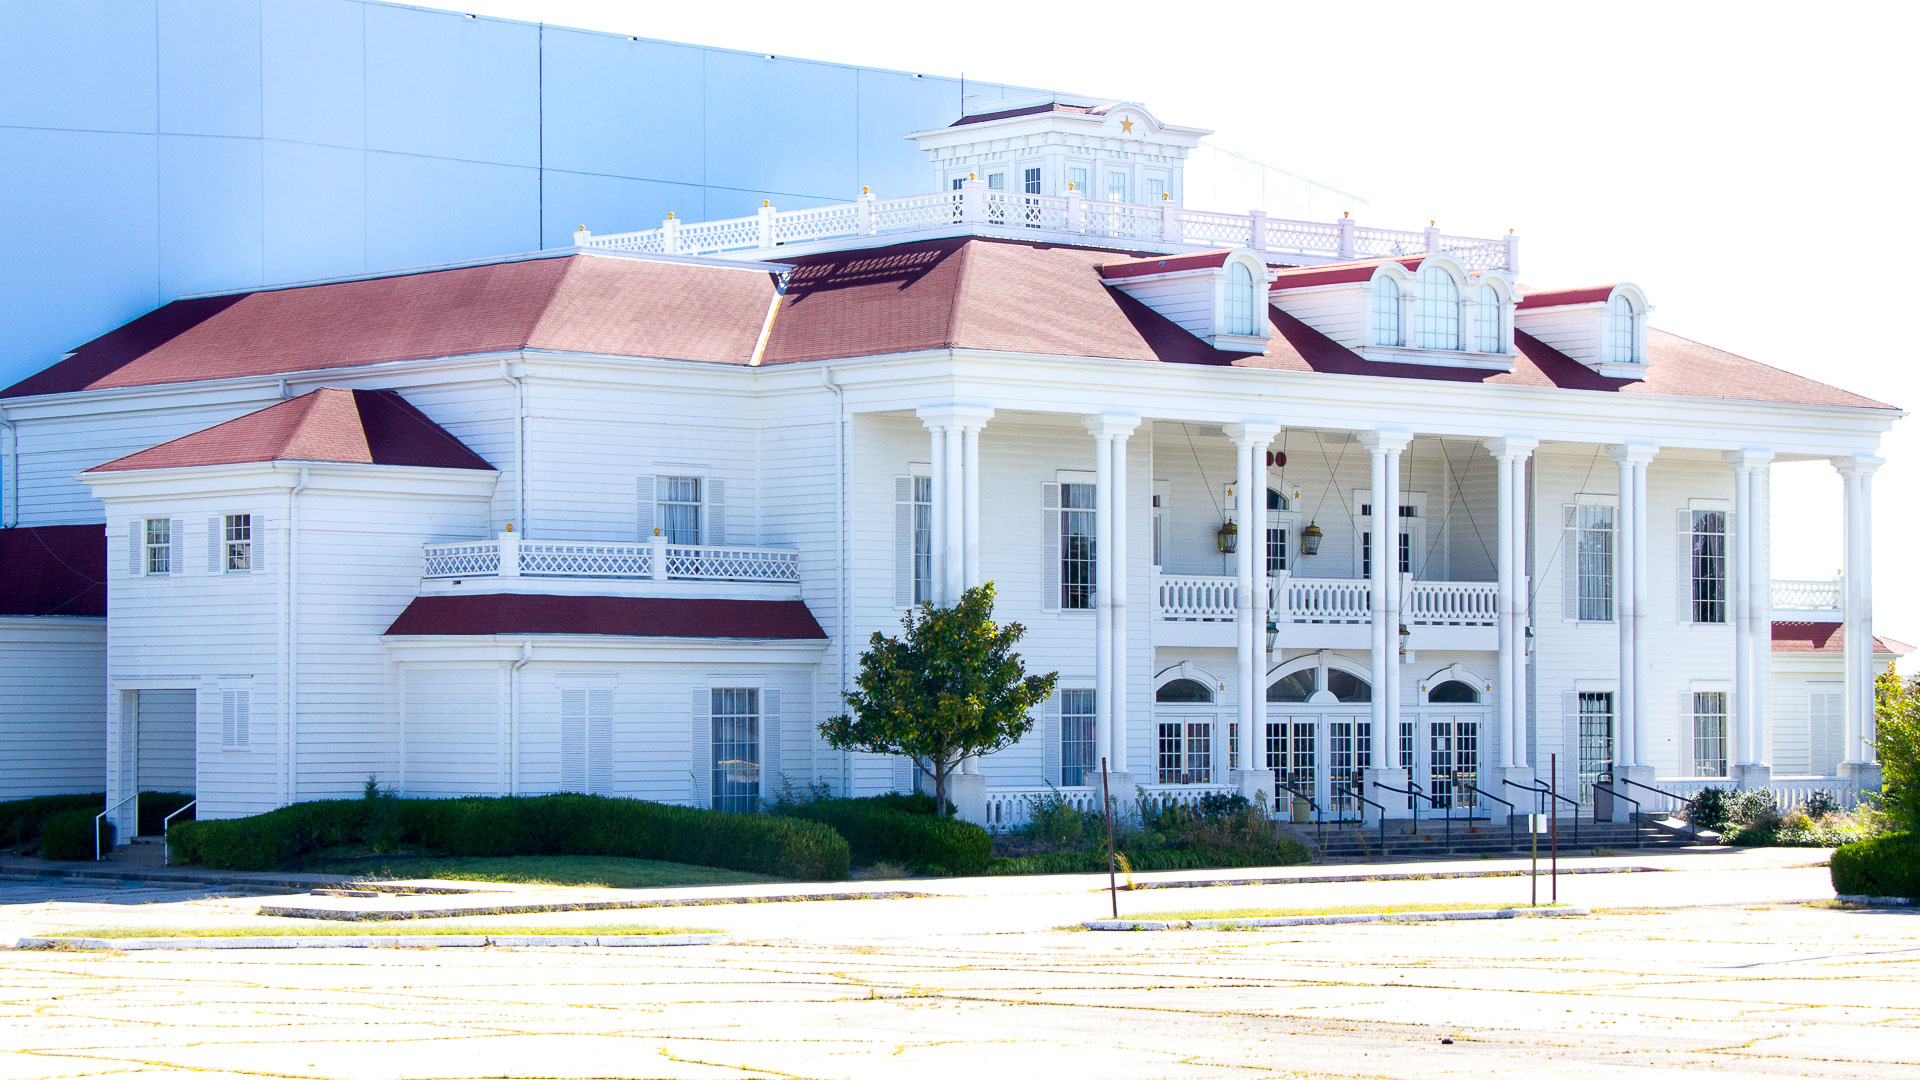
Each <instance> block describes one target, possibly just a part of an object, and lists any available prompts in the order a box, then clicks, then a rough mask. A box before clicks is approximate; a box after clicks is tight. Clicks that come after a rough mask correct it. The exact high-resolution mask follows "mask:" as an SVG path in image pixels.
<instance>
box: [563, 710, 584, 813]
mask: <svg viewBox="0 0 1920 1080" xmlns="http://www.w3.org/2000/svg"><path fill="white" fill-rule="evenodd" d="M560 790H561V791H585V790H587V692H586V691H585V690H562V691H560Z"/></svg>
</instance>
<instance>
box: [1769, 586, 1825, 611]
mask: <svg viewBox="0 0 1920 1080" xmlns="http://www.w3.org/2000/svg"><path fill="white" fill-rule="evenodd" d="M1773 606H1774V609H1775V610H1776V611H1839V610H1840V582H1839V580H1838V579H1834V580H1831V581H1795V580H1788V579H1785V578H1775V579H1774V581H1773Z"/></svg>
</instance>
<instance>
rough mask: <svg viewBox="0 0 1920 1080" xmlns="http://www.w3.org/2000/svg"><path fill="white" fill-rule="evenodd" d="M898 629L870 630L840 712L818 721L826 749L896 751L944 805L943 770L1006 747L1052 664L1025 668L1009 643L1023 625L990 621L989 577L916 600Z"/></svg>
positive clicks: (1052, 677)
mask: <svg viewBox="0 0 1920 1080" xmlns="http://www.w3.org/2000/svg"><path fill="white" fill-rule="evenodd" d="M900 624H901V627H902V629H903V631H904V632H903V633H902V634H901V635H900V636H899V637H888V636H887V635H885V634H881V633H877V632H876V633H875V634H874V635H873V638H872V639H871V640H870V641H868V643H867V651H866V652H864V653H862V654H861V655H860V674H859V677H858V678H857V679H856V680H855V681H856V684H857V686H858V689H856V690H854V691H853V692H851V693H849V694H847V695H846V699H847V708H848V712H847V713H846V714H843V715H840V716H836V717H834V718H833V719H831V720H828V721H826V722H824V723H822V724H821V725H820V735H821V737H822V738H824V739H826V741H827V744H828V745H829V746H832V747H833V748H834V749H836V750H864V751H866V752H868V753H874V754H905V755H907V756H908V757H910V758H912V759H913V761H914V764H915V765H916V766H918V767H919V769H920V771H921V772H923V773H926V774H927V775H928V776H929V777H931V778H932V779H933V786H934V797H935V798H936V799H937V800H939V805H940V807H941V809H942V810H944V809H945V808H946V807H947V806H948V805H949V801H948V799H947V778H948V777H949V776H951V775H952V774H953V770H954V769H956V768H958V767H959V765H960V762H961V760H962V759H964V758H967V757H972V756H974V755H984V754H991V753H994V752H996V751H999V750H1004V749H1006V748H1007V747H1009V746H1011V745H1013V743H1014V742H1015V741H1016V740H1018V739H1019V738H1020V737H1021V736H1022V735H1025V734H1026V733H1027V732H1028V731H1030V730H1032V728H1033V719H1032V717H1030V716H1029V715H1028V713H1029V711H1030V710H1031V709H1032V708H1033V707H1034V706H1035V705H1037V704H1039V703H1040V702H1042V701H1045V700H1046V698H1047V695H1049V694H1051V693H1053V684H1054V682H1055V681H1056V680H1058V679H1059V677H1060V673H1059V672H1049V673H1048V674H1046V675H1028V674H1027V667H1026V664H1025V663H1024V662H1022V661H1021V659H1020V655H1019V654H1018V653H1016V652H1014V651H1013V647H1014V645H1015V644H1016V643H1017V642H1019V640H1020V638H1021V636H1022V635H1024V634H1025V633H1026V632H1027V628H1026V627H1024V626H1021V625H1020V624H1019V623H1008V624H1006V625H1005V626H998V625H995V623H994V621H993V583H992V582H988V583H987V584H985V585H981V586H978V587H976V588H972V589H968V590H967V591H966V593H965V595H963V596H961V597H960V602H959V603H957V604H955V605H953V606H952V607H934V606H933V605H931V604H925V605H922V606H921V608H920V610H919V611H917V612H913V611H910V612H908V613H907V614H906V615H905V616H904V617H903V618H902V619H901V620H900Z"/></svg>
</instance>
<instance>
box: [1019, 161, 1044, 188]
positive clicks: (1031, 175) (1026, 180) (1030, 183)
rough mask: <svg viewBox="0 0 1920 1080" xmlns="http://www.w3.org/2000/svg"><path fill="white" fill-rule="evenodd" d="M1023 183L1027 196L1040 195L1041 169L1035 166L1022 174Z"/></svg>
mask: <svg viewBox="0 0 1920 1080" xmlns="http://www.w3.org/2000/svg"><path fill="white" fill-rule="evenodd" d="M1021 182H1022V184H1023V185H1024V186H1025V188H1026V192H1027V194H1029V195H1038V194H1040V169H1039V167H1038V166H1035V167H1034V168H1031V169H1028V170H1026V171H1025V172H1024V173H1023V174H1021Z"/></svg>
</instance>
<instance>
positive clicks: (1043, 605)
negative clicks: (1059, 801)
mask: <svg viewBox="0 0 1920 1080" xmlns="http://www.w3.org/2000/svg"><path fill="white" fill-rule="evenodd" d="M1040 558H1041V560H1042V564H1041V567H1040V610H1042V611H1059V610H1060V485H1059V484H1056V483H1052V482H1048V483H1044V484H1041V485H1040ZM1054 708H1055V710H1056V711H1057V710H1058V708H1059V706H1058V705H1055V706H1054ZM1055 771H1056V773H1057V771H1058V770H1055Z"/></svg>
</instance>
